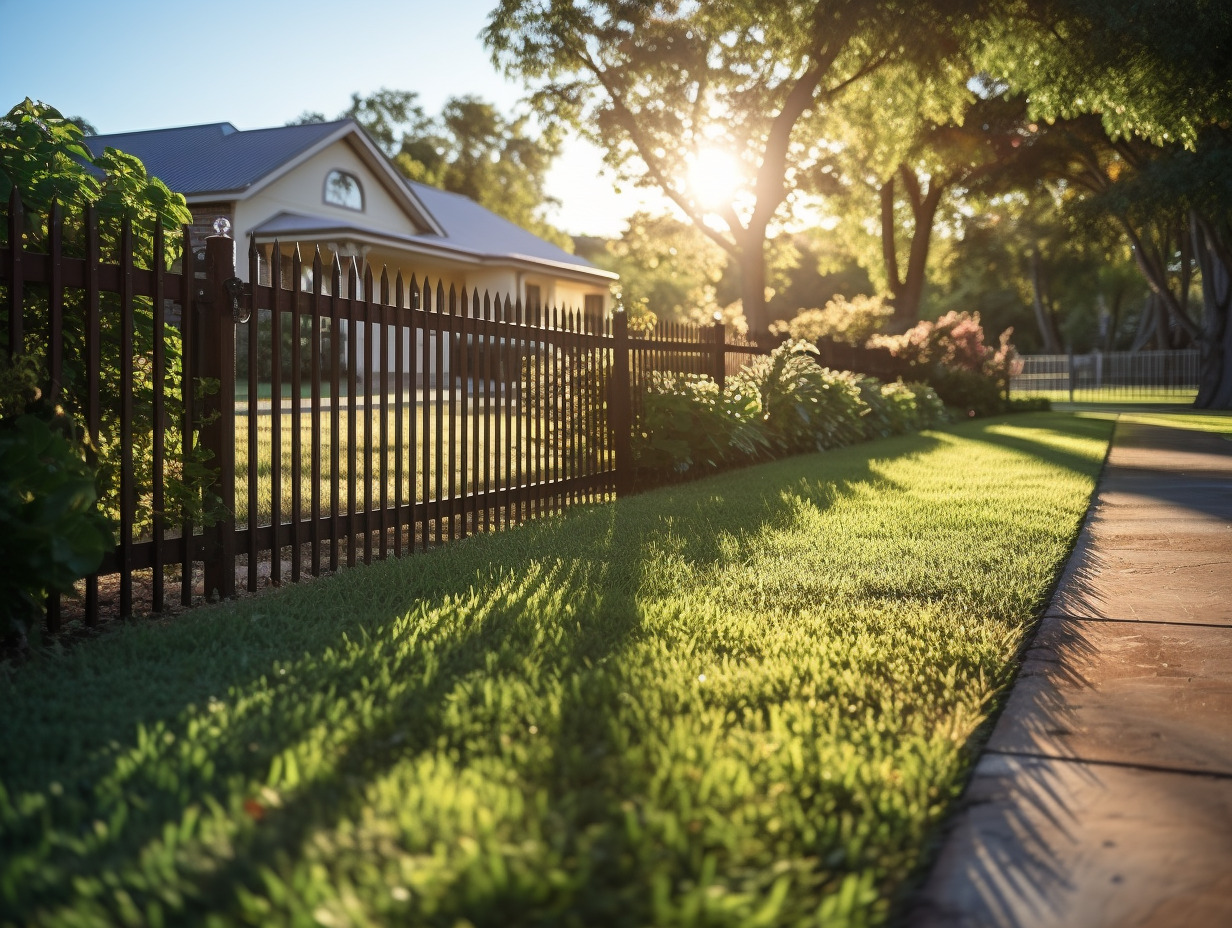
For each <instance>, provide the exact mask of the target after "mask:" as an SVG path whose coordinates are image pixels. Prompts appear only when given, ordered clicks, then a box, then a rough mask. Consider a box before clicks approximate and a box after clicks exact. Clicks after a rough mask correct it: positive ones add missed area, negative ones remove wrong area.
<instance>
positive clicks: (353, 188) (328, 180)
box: [325, 171, 364, 212]
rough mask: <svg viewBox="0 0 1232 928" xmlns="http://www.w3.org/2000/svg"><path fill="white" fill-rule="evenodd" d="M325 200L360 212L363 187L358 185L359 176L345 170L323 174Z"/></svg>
mask: <svg viewBox="0 0 1232 928" xmlns="http://www.w3.org/2000/svg"><path fill="white" fill-rule="evenodd" d="M325 202H326V203H329V204H331V205H333V206H341V207H342V208H343V209H353V210H358V211H360V212H362V211H363V208H364V188H363V187H361V186H360V185H359V178H358V177H356V176H355V175H354V174H348V173H347V172H346V171H330V172H329V173H328V174H327V175H326V176H325Z"/></svg>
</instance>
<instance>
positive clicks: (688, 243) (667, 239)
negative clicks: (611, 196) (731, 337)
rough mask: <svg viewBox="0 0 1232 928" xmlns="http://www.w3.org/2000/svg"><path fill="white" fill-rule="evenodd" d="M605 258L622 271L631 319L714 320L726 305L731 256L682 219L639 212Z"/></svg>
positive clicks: (622, 296)
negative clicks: (722, 292) (722, 298)
mask: <svg viewBox="0 0 1232 928" xmlns="http://www.w3.org/2000/svg"><path fill="white" fill-rule="evenodd" d="M599 260H600V262H601V263H602V264H603V266H604V267H606V268H607V269H608V270H611V271H615V272H616V273H618V274H620V285H619V286H620V300H621V304H622V306H623V307H624V310H625V312H627V313H629V315H630V317H631V318H637V317H643V316H646V315H647V314H650V313H653V314H654V316H655V317H656V318H657V319H660V320H662V321H665V322H669V321H670V322H693V323H699V324H708V323H709V322H710V321H711V320H712V317H713V314H714V312H715V311H716V310H719V309H720V306H719V297H718V286H719V283H720V281H721V280H722V279H723V274H724V271H725V269H726V266H727V256H726V254H724V252H723V250H722V249H721V248H719V246H718V245H716V244H714V242H712V241H710V240H709V239H708V238H706V236H704V235H703V234H702V233H700V232H698V231H697V230H696V229H695V228H694V227H693V226H691V225H689V224H688V223H685V222H681V221H680V220H679V219H675V218H673V217H671V216H653V215H650V214H649V213H641V212H639V213H634V214H633V215H632V216H630V217H629V219H628V222H627V224H626V226H625V231H624V234H623V235H621V237H620V238H619V239H616V240H615V241H611V242H608V244H607V248H606V255H604V256H601V257H600V258H599Z"/></svg>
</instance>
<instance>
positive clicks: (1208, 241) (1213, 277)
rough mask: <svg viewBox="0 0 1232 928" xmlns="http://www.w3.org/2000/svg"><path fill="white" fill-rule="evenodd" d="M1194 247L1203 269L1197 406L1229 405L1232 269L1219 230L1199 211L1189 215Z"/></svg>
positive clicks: (1231, 399) (1231, 392) (1231, 397)
mask: <svg viewBox="0 0 1232 928" xmlns="http://www.w3.org/2000/svg"><path fill="white" fill-rule="evenodd" d="M1190 230H1191V234H1192V238H1193V250H1194V254H1195V255H1197V258H1198V265H1199V267H1200V268H1201V269H1202V337H1201V338H1200V339H1199V341H1198V346H1199V349H1200V350H1201V359H1202V360H1201V368H1200V371H1199V375H1198V376H1199V381H1198V396H1197V398H1196V399H1195V400H1194V405H1195V406H1197V407H1198V408H1199V409H1232V325H1229V322H1228V315H1229V307H1230V306H1232V272H1230V270H1229V267H1228V257H1229V255H1228V248H1227V247H1226V245H1225V243H1224V242H1222V241H1221V239H1220V235H1219V233H1218V231H1216V230H1215V229H1212V228H1211V227H1210V225H1209V224H1208V223H1207V222H1206V221H1205V220H1203V219H1202V218H1201V217H1200V216H1198V215H1196V214H1195V215H1193V216H1192V217H1191V219H1190Z"/></svg>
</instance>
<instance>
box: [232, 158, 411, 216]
mask: <svg viewBox="0 0 1232 928" xmlns="http://www.w3.org/2000/svg"><path fill="white" fill-rule="evenodd" d="M333 170H338V171H345V172H346V173H348V174H352V175H354V176H355V177H357V178H359V183H360V185H361V186H362V187H363V190H364V209H363V211H362V212H360V211H358V210H353V209H346V208H345V207H342V206H334V205H333V204H330V203H326V202H325V177H326V175H328V174H329V172H330V171H333ZM284 211H288V212H295V213H306V214H308V215H310V216H322V217H331V218H337V219H339V220H340V221H343V222H352V223H355V224H357V225H362V226H369V227H371V228H375V229H381V230H383V231H387V232H392V233H395V234H398V235H416V234H418V233H420V232H422V231H423V230H422V229H418V228H416V227H415V225H414V223H413V222H412V221H411V219H410V217H408V216H407V215H406V213H405V212H403V210H402V207H401V206H400V205H399V204H398V201H397V200H395V199H394V198H393V197H392V196H391V195H390V193H389V191H388V190H386V189H385V187H384V186H383V185H382V184H381V182H380V180H378V179H377V176H376V175H375V174H373V173H372V171H371V170H369V169H368V166H367V165H366V164H364V163H363V161H361V160H360V158H359V156H358V155H357V154H356V153H355V150H354V149H353V148H352V147H351V145H350V143H349V142H347V141H346V140H345V139H340V140H338V141H337V142H334V144H332V145H330V146H329V147H328V148H326V149H325V150H324V151H321V152H318V153H317V154H315V155H313V156H312V157H311V158H309V159H308V160H307V161H305V162H304V163H303V164H300V165H298V166H297V167H295V168H294V169H292V170H291V171H290V172H288V173H287V174H284V175H283V176H282V177H280V178H278V180H276V181H274V182H273V183H272V184H270V185H269V186H267V187H263V188H262V189H261V190H259V191H257V192H256V193H255V194H253V195H252V196H251V197H249V198H248V199H245V200H240V201H238V202H237V203H236V204H235V219H234V220H233V222H234V226H235V230H236V232H237V233H239V234H238V235H236V238H237V239H240V238H241V237H243V236H247V234H248V230H249V229H251V228H253V227H254V226H257V225H260V224H261V223H262V222H265V220H267V219H269V218H270V217H272V216H274V215H276V214H278V213H281V212H284Z"/></svg>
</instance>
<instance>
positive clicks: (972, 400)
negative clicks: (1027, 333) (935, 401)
mask: <svg viewBox="0 0 1232 928" xmlns="http://www.w3.org/2000/svg"><path fill="white" fill-rule="evenodd" d="M1013 331H1014V330H1013V329H1006V330H1005V331H1004V332H1002V333H1001V336H1000V339H999V345H998V347H997V348H992V347H991V346H989V345H987V344H985V342H984V329H983V327H982V326H981V325H980V314H979V313H959V312H949V313H946V314H945V315H944V316H942V317H941V318H940V319H938V320H937V321H936V322H927V321H922V322H918V323H916V324H915V326H913V327H912V328H911V329H909V330H908V331H906V332H904V333H903V334H902V335H878V336H874V337H873V338H872V339H870V340H869V346H870V347H877V348H886V349H888V350H889V351H890V353H891V354H892V355H894V357H896V358H901V359H903V360H905V361H907V362H908V363H909V364H911V365H912V366H913V367H915V368H917V369H918V370H919V371H920V372H921V375H922V376H923V377H924V379H926V380H927V381H928V382H929V383H930V384H931V385H932V386H933V387H934V388H935V389H936V391H937V393H938V394H939V395H940V396H941V398H942V399H943V400H944V401H945V402H946V403H947V404H949V405H951V406H955V407H958V408H959V409H962V410H964V411H965V412H968V413H974V414H975V415H978V416H989V415H995V414H997V413H999V412H1001V411H1003V410H1004V409H1005V404H1004V402H1003V400H1002V398H1001V393H1002V388H1003V386H1004V384H1005V382H1006V380H1007V378H1008V377H1009V375H1010V373H1011V371H1012V369H1013V366H1014V364H1015V363H1016V359H1017V353H1016V352H1015V350H1014V346H1013V345H1012V344H1011V343H1010V336H1011V335H1012V334H1013Z"/></svg>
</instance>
